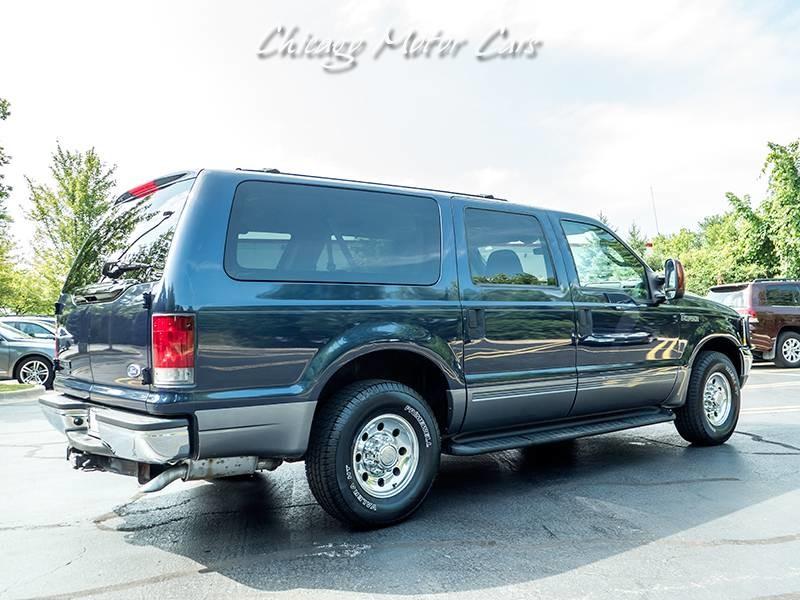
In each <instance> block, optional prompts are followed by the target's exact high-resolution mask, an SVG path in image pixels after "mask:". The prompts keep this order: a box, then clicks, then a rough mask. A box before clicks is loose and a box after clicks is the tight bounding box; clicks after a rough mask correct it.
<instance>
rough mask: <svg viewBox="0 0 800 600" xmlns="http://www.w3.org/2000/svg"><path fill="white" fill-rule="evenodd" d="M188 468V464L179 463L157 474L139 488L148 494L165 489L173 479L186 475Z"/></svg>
mask: <svg viewBox="0 0 800 600" xmlns="http://www.w3.org/2000/svg"><path fill="white" fill-rule="evenodd" d="M187 469H188V467H187V466H186V465H178V466H177V467H172V468H171V469H167V470H166V471H164V472H163V473H161V474H160V475H156V476H155V477H153V478H152V479H151V480H150V481H148V482H147V483H145V484H144V485H142V486H141V487H140V488H139V490H140V491H142V492H144V493H146V494H149V493H151V492H158V491H159V490H163V489H164V488H165V487H167V486H168V485H169V484H170V483H172V482H173V481H176V480H178V479H183V478H184V477H186V473H187Z"/></svg>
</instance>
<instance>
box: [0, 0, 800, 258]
mask: <svg viewBox="0 0 800 600" xmlns="http://www.w3.org/2000/svg"><path fill="white" fill-rule="evenodd" d="M281 26H283V27H284V28H286V30H291V29H293V28H295V27H297V28H298V31H299V34H298V36H297V39H298V40H299V41H300V42H303V41H304V40H305V38H306V36H308V35H309V34H312V35H314V36H315V38H316V39H323V40H331V39H333V40H336V41H340V42H352V43H356V42H358V41H360V40H361V41H364V42H365V47H364V49H363V51H362V53H361V54H360V55H359V56H358V57H357V58H356V61H357V65H356V66H355V67H354V68H351V69H350V70H347V71H345V72H339V73H330V72H327V71H326V70H325V69H324V68H323V65H324V63H325V59H320V58H304V57H296V58H291V57H288V56H287V57H281V56H271V57H269V58H260V57H259V49H260V47H261V45H262V43H264V42H265V40H266V39H267V36H268V34H270V32H272V31H274V30H275V29H276V28H277V27H281ZM503 28H505V29H506V30H507V32H508V39H509V40H515V41H519V42H526V41H527V40H536V41H539V42H541V46H539V47H538V52H537V55H536V57H535V58H532V59H531V58H526V57H524V56H523V57H518V58H505V59H500V58H492V59H490V60H483V61H481V60H478V58H477V56H476V54H477V53H478V51H479V50H480V47H481V45H482V44H483V43H484V42H485V41H486V40H487V38H489V37H490V35H492V33H494V32H496V31H498V30H501V29H503ZM389 30H392V31H393V35H394V38H393V39H394V40H398V39H400V40H402V39H404V38H405V37H406V36H408V35H410V34H411V33H412V32H416V34H417V35H418V36H419V37H420V38H422V39H431V38H434V37H435V36H437V34H439V35H441V37H442V38H448V39H449V38H452V39H454V40H458V41H463V40H466V41H467V43H466V44H464V45H462V47H461V49H460V50H459V52H458V53H457V54H456V55H455V56H448V57H444V58H437V57H435V56H434V57H432V58H424V57H422V58H415V59H409V58H405V57H404V56H403V48H402V47H397V48H389V49H387V50H385V51H384V52H383V53H382V54H381V55H380V56H379V57H378V58H375V52H376V51H377V50H378V48H379V47H381V45H382V43H383V41H384V40H385V38H386V36H387V32H388V31H389ZM798 31H800V4H799V3H797V2H791V1H787V2H778V1H770V0H766V1H761V2H757V3H756V2H749V3H748V2H732V1H727V2H725V1H718V0H704V1H703V2H683V1H677V0H661V1H659V2H658V3H652V2H640V1H630V2H625V1H619V2H613V1H609V2H602V3H599V2H588V1H587V2H546V3H545V2H530V1H506V2H503V1H498V0H495V1H493V2H469V3H467V2H463V1H438V2H431V1H430V0H424V1H423V0H419V1H417V0H394V1H388V0H373V1H367V0H360V1H355V0H348V1H344V2H333V1H326V2H323V1H313V2H299V1H294V2H289V1H287V2H282V1H268V0H252V1H241V0H237V1H226V2H221V1H219V2H201V1H192V2H151V1H147V0H141V1H137V2H127V3H123V2H88V1H87V2H78V1H64V0H59V1H39V2H29V1H25V2H22V1H17V0H11V1H10V2H9V1H7V2H4V3H3V5H2V8H0V97H4V98H6V99H7V100H9V101H10V102H11V111H12V114H11V116H10V118H9V119H8V120H7V121H6V122H3V123H0V145H2V146H3V147H4V148H5V150H6V152H7V153H8V154H10V155H11V157H12V162H11V164H10V165H8V166H6V167H5V168H4V171H3V172H4V173H5V174H6V179H7V180H8V182H9V183H10V184H11V185H13V186H14V191H13V192H12V196H11V198H10V200H9V205H10V208H11V212H12V215H13V217H14V218H15V226H14V230H13V233H14V236H15V238H16V240H17V242H18V244H19V246H20V248H21V252H22V255H23V258H25V257H26V256H29V255H30V248H31V240H32V226H31V224H30V223H29V222H27V220H26V219H25V217H24V210H25V207H26V205H27V202H28V191H27V185H26V180H25V177H30V178H31V179H33V180H35V181H37V182H47V181H48V178H49V173H48V165H49V163H50V156H51V154H52V152H53V150H54V149H55V145H56V141H60V142H61V143H62V145H63V146H64V147H66V148H71V149H87V148H90V147H94V148H95V149H96V150H97V152H98V153H99V154H100V156H101V157H102V158H103V159H104V160H105V161H106V162H107V163H108V164H115V165H117V169H116V180H117V184H118V188H117V190H118V191H119V192H120V193H121V192H122V191H124V190H126V189H128V188H130V187H133V186H135V185H138V184H141V183H143V182H145V181H147V180H150V179H153V178H155V177H158V176H160V175H163V174H165V173H169V172H174V171H178V170H181V169H186V168H204V167H208V168H214V167H217V168H236V167H245V168H261V167H269V168H278V169H280V170H282V171H288V172H299V173H310V174H318V175H329V176H334V177H346V178H355V179H368V180H374V181H383V182H389V183H400V184H407V185H419V186H426V187H437V188H444V189H452V190H456V191H464V192H470V193H486V194H493V195H495V196H498V197H503V198H507V199H509V200H512V201H515V202H521V203H524V204H532V205H537V206H542V207H547V208H558V209H562V210H570V211H574V212H579V213H584V214H590V215H594V216H596V215H597V214H598V213H599V212H601V211H602V213H603V214H605V215H606V216H607V217H608V218H609V220H610V221H611V223H612V224H613V225H615V226H616V227H617V228H618V230H619V231H621V232H625V231H626V230H627V229H628V227H629V226H630V224H631V223H633V222H635V223H636V224H637V225H638V226H639V227H640V228H641V229H642V230H643V231H644V232H645V233H646V234H647V235H650V236H652V235H654V234H655V233H656V216H657V222H658V228H659V230H660V231H661V232H662V233H664V232H673V231H676V230H678V229H680V228H681V227H692V226H694V225H695V224H696V223H697V222H698V221H699V220H701V219H702V218H704V217H705V216H708V215H711V214H714V213H715V212H719V211H722V210H724V209H725V207H726V199H725V193H726V192H734V193H736V194H737V195H743V194H751V195H752V197H753V198H754V200H760V199H761V198H762V197H763V195H764V193H765V192H764V190H765V183H766V182H765V180H764V177H763V176H762V175H761V168H762V165H763V161H764V157H765V155H766V145H767V142H769V141H773V142H777V143H788V142H790V141H792V140H794V139H797V138H798V137H800V77H797V73H798V68H800V35H797V32H798ZM278 41H281V40H279V38H278V36H275V37H273V38H271V40H270V41H269V43H268V44H267V46H266V47H265V52H269V51H271V50H274V49H276V48H279V44H278ZM284 41H285V39H284ZM501 41H502V40H501ZM501 46H502V44H500V43H496V42H493V43H492V44H490V46H489V48H488V50H487V51H488V52H492V51H494V50H499V49H500V48H501ZM651 188H652V196H651ZM653 199H654V200H655V210H654V204H653V202H652V200H653Z"/></svg>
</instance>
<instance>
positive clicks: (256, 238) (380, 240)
mask: <svg viewBox="0 0 800 600" xmlns="http://www.w3.org/2000/svg"><path fill="white" fill-rule="evenodd" d="M440 246H441V241H440V234H439V209H438V205H437V204H436V202H435V201H434V200H432V199H431V198H422V197H419V196H406V195H401V194H385V193H379V192H368V191H362V190H346V189H340V188H332V187H323V186H306V185H294V184H284V183H271V182H264V181H246V182H244V183H241V184H240V185H239V186H238V188H237V189H236V195H235V196H234V199H233V208H232V210H231V218H230V223H229V225H228V239H227V247H226V250H225V269H226V271H227V272H228V274H229V275H231V276H232V277H235V278H236V279H245V280H255V281H308V282H343V283H344V282H347V283H385V284H408V285H431V284H433V283H436V281H437V280H438V279H439V262H440V256H441V250H440Z"/></svg>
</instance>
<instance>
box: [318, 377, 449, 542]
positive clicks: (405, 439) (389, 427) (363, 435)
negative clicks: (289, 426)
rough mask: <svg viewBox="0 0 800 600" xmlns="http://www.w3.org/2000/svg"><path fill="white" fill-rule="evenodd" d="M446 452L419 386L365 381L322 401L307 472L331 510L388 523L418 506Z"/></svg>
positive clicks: (351, 519)
mask: <svg viewBox="0 0 800 600" xmlns="http://www.w3.org/2000/svg"><path fill="white" fill-rule="evenodd" d="M440 454H441V442H440V438H439V427H438V425H437V423H436V419H435V418H434V416H433V411H431V409H430V407H429V406H428V405H427V403H426V402H425V401H424V400H423V399H422V397H421V396H420V395H419V394H417V392H415V391H414V390H413V389H411V388H410V387H408V386H406V385H403V384H400V383H396V382H393V381H385V380H369V381H362V382H358V383H354V384H352V385H349V386H346V387H344V388H342V389H341V390H339V391H338V392H336V393H335V394H334V395H333V396H332V397H331V398H329V399H328V400H326V401H325V403H324V404H323V405H322V406H321V407H320V409H319V411H318V413H317V415H316V416H315V418H314V424H313V425H312V427H311V437H310V440H309V445H308V453H307V455H306V477H307V478H308V485H309V487H310V488H311V492H312V493H313V494H314V497H315V498H316V499H317V502H319V504H320V505H321V506H322V508H323V509H325V511H326V512H328V514H330V515H331V516H332V517H334V518H336V519H338V520H339V521H341V522H342V523H345V524H348V525H351V526H354V527H360V528H371V527H384V526H386V525H392V524H394V523H398V522H400V521H402V520H403V519H406V518H407V517H409V516H410V515H411V514H412V513H413V512H414V511H415V510H417V508H419V506H420V505H421V504H422V501H423V500H424V499H425V497H426V496H427V495H428V492H429V491H430V489H431V486H432V485H433V480H434V479H435V477H436V473H437V472H438V470H439V460H440Z"/></svg>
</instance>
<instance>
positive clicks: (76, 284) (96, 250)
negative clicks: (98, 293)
mask: <svg viewBox="0 0 800 600" xmlns="http://www.w3.org/2000/svg"><path fill="white" fill-rule="evenodd" d="M193 183H194V179H187V180H183V181H179V182H177V183H174V184H172V185H170V186H167V187H165V188H162V189H159V190H156V191H154V192H153V193H151V194H148V195H147V196H143V197H137V198H131V199H129V200H127V201H125V202H121V203H118V204H115V205H114V206H113V208H112V209H111V210H110V211H109V212H108V213H107V215H106V216H105V218H104V219H103V221H102V222H101V224H100V226H99V227H98V228H97V229H96V230H95V231H94V232H92V234H91V235H90V236H89V238H88V239H87V240H86V242H85V243H84V245H83V247H82V248H81V250H80V252H79V253H78V256H77V257H76V258H75V262H74V263H73V264H72V269H71V270H70V272H69V275H68V276H67V281H66V283H65V284H64V291H65V292H68V293H72V292H74V291H76V290H79V289H81V288H83V287H85V286H88V285H90V284H95V283H100V282H107V281H110V280H109V278H108V277H105V276H103V265H104V264H105V263H114V264H116V265H138V268H135V269H130V270H126V271H125V273H124V275H123V276H122V277H120V278H119V281H120V282H121V283H123V284H135V283H144V282H149V281H157V280H158V279H160V278H161V274H162V272H163V270H164V263H165V262H166V260H167V254H168V252H169V247H170V244H171V243H172V235H173V233H175V227H176V226H177V224H178V218H179V217H180V214H181V211H182V210H183V205H184V203H185V202H186V198H187V196H188V195H189V191H190V190H191V188H192V184H193Z"/></svg>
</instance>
